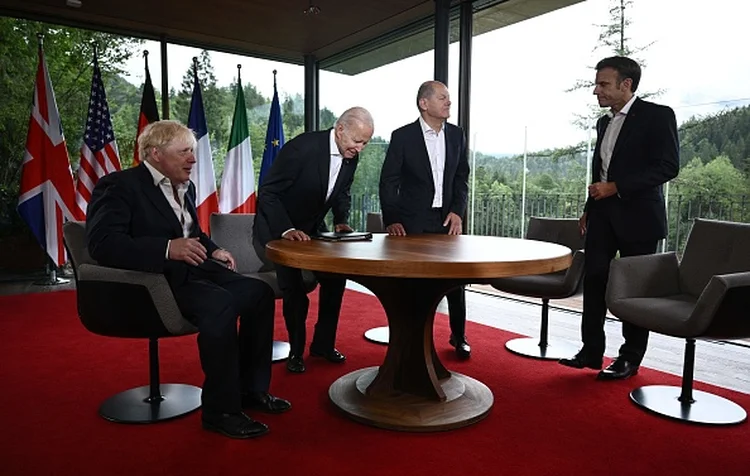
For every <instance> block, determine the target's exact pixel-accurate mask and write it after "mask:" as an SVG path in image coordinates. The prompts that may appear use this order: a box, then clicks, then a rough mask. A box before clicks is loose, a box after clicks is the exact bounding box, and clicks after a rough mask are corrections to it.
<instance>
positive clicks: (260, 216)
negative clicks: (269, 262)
mask: <svg viewBox="0 0 750 476" xmlns="http://www.w3.org/2000/svg"><path fill="white" fill-rule="evenodd" d="M330 137H331V129H328V130H326V131H316V132H306V133H304V134H300V135H299V136H297V137H295V138H294V139H292V140H290V141H289V142H287V143H286V144H285V145H284V147H282V148H281V151H279V155H278V156H277V157H276V160H274V162H273V165H271V170H270V171H269V172H268V175H266V176H265V178H264V179H263V183H262V184H261V186H260V189H259V191H258V204H257V214H256V216H255V224H254V228H253V233H254V235H255V236H256V237H257V238H258V240H259V242H260V244H261V245H263V246H265V245H266V243H268V242H269V241H271V240H276V239H279V238H281V234H282V233H284V232H285V231H287V230H289V229H290V228H296V229H298V230H301V231H304V232H305V233H307V234H309V235H310V234H315V233H316V232H318V231H323V230H325V224H324V222H323V220H324V219H325V216H326V214H327V213H328V211H329V210H331V209H333V220H334V223H335V224H342V223H348V221H349V209H350V207H351V195H350V192H349V191H350V189H351V185H352V181H353V180H354V172H355V171H356V170H357V162H358V160H359V157H358V156H356V157H354V158H352V159H343V161H342V163H341V170H340V171H339V175H338V178H337V179H336V183H335V184H334V187H333V191H332V192H331V196H330V197H329V198H328V199H327V200H326V192H328V174H329V169H330V164H331V150H330Z"/></svg>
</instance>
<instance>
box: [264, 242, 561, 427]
mask: <svg viewBox="0 0 750 476" xmlns="http://www.w3.org/2000/svg"><path fill="white" fill-rule="evenodd" d="M266 253H267V256H268V258H269V259H271V260H273V261H274V262H276V263H279V264H283V265H285V266H290V267H294V268H301V269H308V270H313V271H324V272H330V273H337V274H342V275H344V276H346V277H347V278H348V279H351V280H353V281H356V282H358V283H360V284H362V285H363V286H365V287H367V288H368V289H370V290H371V291H372V292H373V293H374V294H375V296H377V298H378V299H379V300H380V302H381V304H382V305H383V308H384V309H385V312H386V315H387V317H388V327H389V329H390V343H389V346H388V351H387V353H386V356H385V360H384V361H383V364H382V365H380V367H369V368H365V369H361V370H357V371H355V372H352V373H349V374H347V375H344V376H343V377H341V378H339V379H338V380H336V382H334V383H333V384H332V385H331V387H330V389H329V396H330V398H331V400H332V401H333V403H334V404H335V405H336V406H338V407H339V408H340V409H341V410H343V411H344V412H345V413H346V414H347V415H349V416H350V417H351V418H353V419H355V420H357V421H360V422H362V423H366V424H370V425H373V426H378V427H383V428H390V429H396V430H405V431H438V430H448V429H452V428H460V427H463V426H467V425H470V424H472V423H474V422H477V421H479V420H481V419H482V418H484V417H485V416H487V414H488V412H489V410H490V409H491V408H492V404H493V396H492V392H491V391H490V389H489V388H487V386H486V385H484V384H483V383H481V382H479V381H478V380H475V379H473V378H471V377H468V376H466V375H462V374H460V373H457V372H449V371H448V370H446V368H445V367H444V366H443V364H442V363H441V362H440V359H439V358H438V356H437V353H436V352H435V346H434V343H433V338H432V324H433V321H434V319H435V312H436V310H437V306H438V303H439V302H440V300H441V299H442V297H443V296H445V294H446V293H447V292H448V291H450V290H451V289H454V288H456V287H458V286H461V285H463V284H468V283H483V282H485V281H487V280H489V279H492V278H499V277H505V276H518V275H527V274H542V273H552V272H555V271H560V270H563V269H566V268H567V267H568V266H570V262H571V253H570V249H568V248H567V247H564V246H560V245H556V244H553V243H546V242H541V241H533V240H522V239H515V238H498V237H488V236H474V235H460V236H450V235H433V234H430V235H409V236H388V235H381V234H376V235H374V236H373V239H372V241H352V242H327V241H318V240H312V241H289V240H275V241H272V242H270V243H268V244H267V245H266Z"/></svg>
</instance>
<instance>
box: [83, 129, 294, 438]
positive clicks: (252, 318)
mask: <svg viewBox="0 0 750 476" xmlns="http://www.w3.org/2000/svg"><path fill="white" fill-rule="evenodd" d="M138 147H139V150H140V156H141V157H142V158H144V159H145V160H144V162H142V163H141V165H139V166H138V167H133V168H131V169H127V170H123V171H121V172H114V173H111V174H109V175H106V176H105V177H103V178H102V179H101V180H100V181H99V182H98V183H97V184H96V187H95V188H94V192H93V194H92V196H91V203H90V204H89V208H88V218H87V220H86V241H87V246H88V250H89V253H90V254H91V257H92V258H94V259H95V260H96V261H98V262H99V263H101V264H102V265H105V266H111V267H115V268H122V269H132V270H137V271H146V272H149V273H160V274H163V275H164V277H165V278H166V280H167V283H168V284H169V287H170V289H171V290H172V294H173V295H174V298H175V301H176V302H177V306H178V307H179V309H180V312H181V313H182V315H183V316H184V317H185V319H187V320H188V321H190V322H192V323H193V324H194V325H195V326H196V327H198V331H199V333H198V351H199V353H200V361H201V367H202V368H203V373H204V374H205V381H204V383H203V393H202V395H201V399H202V410H203V416H202V423H203V427H204V428H205V429H207V430H211V431H215V432H218V433H221V434H223V435H225V436H229V437H232V438H251V437H255V436H260V435H262V434H264V433H266V432H267V431H268V427H267V426H266V425H264V424H263V423H261V422H258V421H255V420H253V419H251V418H250V417H248V416H247V415H245V413H243V411H242V410H243V408H244V409H250V410H256V411H260V412H265V413H281V412H284V411H286V410H289V408H290V407H291V405H290V404H289V402H287V401H286V400H283V399H281V398H276V397H274V396H273V395H270V394H269V393H268V387H269V384H270V381H271V346H272V341H273V316H274V294H273V290H272V289H271V287H270V286H268V285H267V284H266V283H264V282H262V281H260V280H257V279H250V278H246V277H244V276H242V275H240V274H237V273H235V272H234V271H233V270H234V268H235V260H234V257H233V256H232V255H231V253H229V252H228V251H227V250H223V249H221V248H219V247H218V246H217V245H216V243H214V242H213V241H212V240H211V239H210V238H209V237H208V236H206V234H205V233H204V232H203V230H201V228H200V225H199V224H198V215H197V214H196V210H195V185H193V183H192V182H190V171H191V169H192V167H193V165H195V154H194V148H195V136H194V135H193V132H192V131H191V130H190V129H188V128H187V127H185V126H184V125H182V124H181V123H179V122H177V121H157V122H154V123H152V124H150V125H149V126H148V127H146V128H145V129H144V130H143V133H142V134H141V135H140V136H139V138H138ZM219 262H222V263H224V265H222V264H219ZM238 315H239V316H240V326H239V331H238V330H237V316H238Z"/></svg>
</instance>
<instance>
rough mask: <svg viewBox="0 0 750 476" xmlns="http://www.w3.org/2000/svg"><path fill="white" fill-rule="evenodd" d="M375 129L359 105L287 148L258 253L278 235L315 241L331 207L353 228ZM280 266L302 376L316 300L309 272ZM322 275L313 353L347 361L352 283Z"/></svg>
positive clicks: (265, 208)
mask: <svg viewBox="0 0 750 476" xmlns="http://www.w3.org/2000/svg"><path fill="white" fill-rule="evenodd" d="M373 131H374V124H373V120H372V116H371V115H370V113H369V112H368V111H367V110H366V109H364V108H362V107H353V108H351V109H348V110H346V111H344V113H343V114H342V115H341V117H340V118H339V119H338V120H337V121H336V124H335V125H334V127H333V128H332V129H329V130H326V131H315V132H306V133H304V134H300V135H299V136H297V137H295V138H294V139H292V140H290V141H289V142H287V143H286V144H285V145H284V147H282V149H281V151H280V152H279V155H278V157H276V160H275V161H274V162H273V165H272V166H271V170H270V171H269V172H268V175H267V176H266V177H265V178H264V179H263V183H262V184H261V185H260V189H259V191H258V211H257V215H256V217H255V225H254V228H253V236H254V238H253V245H254V246H255V249H256V252H257V253H258V256H261V257H263V258H264V259H265V246H266V244H267V243H268V242H269V241H271V240H276V239H279V238H283V239H285V240H293V241H307V240H309V239H310V235H313V234H315V233H317V232H320V231H326V230H325V224H324V221H323V220H324V219H325V216H326V214H327V213H328V211H329V210H333V223H334V227H335V230H334V231H337V232H340V231H352V229H351V227H349V225H348V221H349V209H350V207H351V195H350V194H349V190H350V188H351V185H352V181H353V180H354V171H355V170H356V169H357V161H358V160H359V153H360V152H362V149H364V147H365V146H366V145H367V143H368V142H370V138H371V137H372V133H373ZM275 266H276V277H277V279H278V283H279V287H280V288H281V291H282V293H283V306H284V308H283V309H284V321H285V323H286V328H287V332H288V333H289V345H290V347H291V349H290V351H289V358H288V359H287V363H286V368H287V370H288V371H290V372H293V373H301V372H304V371H305V362H304V360H303V358H302V354H303V352H304V349H305V341H306V334H307V333H306V324H305V321H306V320H307V311H308V307H309V305H310V301H309V299H308V298H307V293H306V292H305V286H304V283H303V281H302V271H301V270H300V269H297V268H290V267H287V266H282V265H279V264H276V265H275ZM315 276H316V278H317V279H318V282H319V283H320V296H319V299H318V322H317V323H316V325H315V335H314V336H313V340H312V342H311V343H310V355H313V356H318V357H323V358H324V359H326V360H328V361H330V362H334V363H342V362H344V360H346V357H345V356H344V355H343V354H342V353H341V352H339V351H338V350H337V349H336V347H335V344H336V327H337V326H338V320H339V313H340V311H341V300H342V298H343V295H344V287H345V285H346V280H345V279H344V278H343V277H341V276H337V275H332V274H328V273H317V272H316V273H315Z"/></svg>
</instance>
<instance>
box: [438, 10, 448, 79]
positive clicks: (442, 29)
mask: <svg viewBox="0 0 750 476" xmlns="http://www.w3.org/2000/svg"><path fill="white" fill-rule="evenodd" d="M450 12H451V2H450V0H435V80H436V81H440V82H442V83H443V84H445V85H446V86H447V85H448V44H449V40H450V28H451V19H450Z"/></svg>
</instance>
